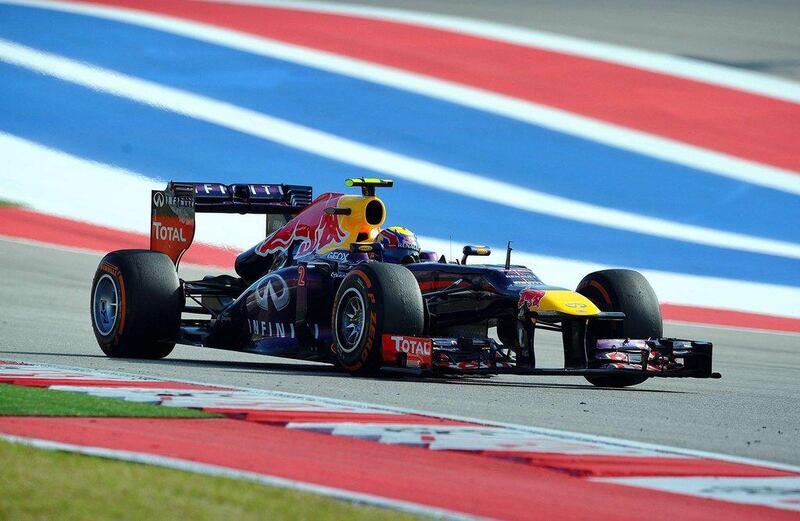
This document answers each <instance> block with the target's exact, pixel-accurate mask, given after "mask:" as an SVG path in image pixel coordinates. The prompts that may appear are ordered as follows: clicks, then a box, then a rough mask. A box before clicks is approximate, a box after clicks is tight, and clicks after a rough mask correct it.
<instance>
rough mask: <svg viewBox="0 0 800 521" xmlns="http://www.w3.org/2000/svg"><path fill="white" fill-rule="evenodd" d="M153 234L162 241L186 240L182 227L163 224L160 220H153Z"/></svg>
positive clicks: (182, 241)
mask: <svg viewBox="0 0 800 521" xmlns="http://www.w3.org/2000/svg"><path fill="white" fill-rule="evenodd" d="M153 235H154V236H155V237H156V238H157V239H159V240H162V241H170V242H180V243H184V242H186V238H185V237H184V236H183V228H180V227H177V226H165V225H163V224H161V223H160V222H153Z"/></svg>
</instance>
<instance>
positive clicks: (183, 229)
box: [150, 190, 194, 266]
mask: <svg viewBox="0 0 800 521" xmlns="http://www.w3.org/2000/svg"><path fill="white" fill-rule="evenodd" d="M193 239H194V196H192V195H191V193H190V194H189V195H186V194H181V195H176V193H175V192H174V191H172V190H163V191H159V190H154V191H153V192H152V204H151V218H150V249H151V250H153V251H160V252H162V253H165V254H166V255H168V256H169V258H170V259H172V262H174V263H175V265H176V266H177V265H178V262H179V261H180V258H181V256H182V255H183V253H184V252H185V251H186V250H187V249H188V248H189V246H191V244H192V240H193Z"/></svg>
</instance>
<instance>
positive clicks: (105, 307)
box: [92, 274, 119, 336]
mask: <svg viewBox="0 0 800 521" xmlns="http://www.w3.org/2000/svg"><path fill="white" fill-rule="evenodd" d="M118 309H119V292H118V291H117V284H116V281H115V280H114V278H113V277H112V276H111V275H109V274H105V275H103V276H102V277H100V280H98V281H97V285H96V286H95V288H94V296H93V298H92V310H93V311H92V313H93V315H94V326H95V328H96V329H97V332H98V333H100V334H101V335H102V336H108V335H109V334H110V333H111V332H112V331H113V330H114V326H115V325H116V324H117V313H118Z"/></svg>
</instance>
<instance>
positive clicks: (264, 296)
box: [255, 274, 289, 311]
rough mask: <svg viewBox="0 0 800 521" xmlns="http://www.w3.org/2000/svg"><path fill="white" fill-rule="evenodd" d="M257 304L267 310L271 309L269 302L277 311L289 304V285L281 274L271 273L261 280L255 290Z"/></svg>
mask: <svg viewBox="0 0 800 521" xmlns="http://www.w3.org/2000/svg"><path fill="white" fill-rule="evenodd" d="M255 296H256V304H258V307H260V308H261V309H263V310H265V311H269V304H270V302H272V306H273V307H274V308H275V311H280V310H282V309H283V308H285V307H286V306H288V305H289V287H288V286H287V285H286V281H285V280H283V277H281V276H280V275H276V274H273V275H269V276H268V277H265V278H264V279H262V280H261V282H260V283H259V284H258V287H257V288H256V291H255Z"/></svg>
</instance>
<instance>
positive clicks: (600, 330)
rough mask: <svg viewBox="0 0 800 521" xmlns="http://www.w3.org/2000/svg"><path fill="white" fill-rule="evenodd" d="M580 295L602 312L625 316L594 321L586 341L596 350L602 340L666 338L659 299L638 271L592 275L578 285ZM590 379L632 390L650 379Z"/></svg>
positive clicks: (607, 377) (597, 382)
mask: <svg viewBox="0 0 800 521" xmlns="http://www.w3.org/2000/svg"><path fill="white" fill-rule="evenodd" d="M577 292H578V293H580V294H582V295H584V296H585V297H586V298H588V299H589V300H591V301H592V302H594V304H595V305H596V306H597V307H598V308H600V309H601V310H602V311H621V312H623V313H625V320H624V321H622V322H618V321H608V322H605V321H597V322H594V323H591V322H590V324H589V328H588V330H587V334H586V338H587V342H591V347H592V348H593V347H594V341H595V340H596V339H598V338H660V337H661V336H662V335H663V326H662V321H661V308H660V306H659V305H658V298H657V297H656V293H655V291H653V288H652V286H650V283H649V282H647V279H645V278H644V276H643V275H642V274H641V273H639V272H638V271H633V270H620V269H615V270H603V271H596V272H594V273H590V274H589V275H587V276H585V277H584V278H583V280H582V281H581V282H580V284H578V289H577ZM591 351H593V349H592V350H590V352H591ZM586 379H587V380H588V381H589V382H590V383H592V384H593V385H596V386H598V387H629V386H631V385H636V384H640V383H642V382H644V381H645V380H647V377H646V376H630V375H620V376H587V377H586Z"/></svg>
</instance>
